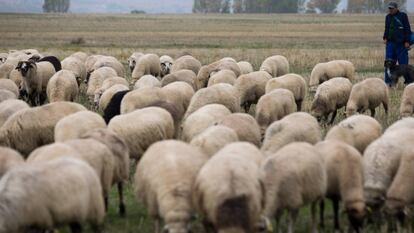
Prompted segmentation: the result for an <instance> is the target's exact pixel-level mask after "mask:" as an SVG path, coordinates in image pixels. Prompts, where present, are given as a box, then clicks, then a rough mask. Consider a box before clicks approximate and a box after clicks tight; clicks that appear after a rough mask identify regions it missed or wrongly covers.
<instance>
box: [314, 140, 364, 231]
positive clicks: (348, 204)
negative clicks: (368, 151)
mask: <svg viewBox="0 0 414 233" xmlns="http://www.w3.org/2000/svg"><path fill="white" fill-rule="evenodd" d="M315 148H316V150H317V151H318V152H319V153H320V155H321V157H322V158H323V160H324V162H325V169H326V174H327V177H328V180H327V191H326V194H325V196H326V197H327V198H329V199H331V200H332V203H333V207H334V229H335V232H340V225H339V201H340V200H342V202H343V205H344V211H345V212H346V213H347V215H348V217H349V221H350V225H352V228H354V230H355V231H356V232H359V231H360V230H361V229H360V228H362V221H363V218H364V216H365V200H364V167H363V164H362V155H361V153H359V152H358V151H357V150H356V149H355V148H353V147H352V146H350V145H348V144H345V143H343V142H341V141H336V140H326V141H323V142H320V143H318V144H316V145H315ZM323 211H324V202H323V201H322V202H321V217H322V218H321V222H320V226H322V228H323V227H324V221H323V218H324V214H323Z"/></svg>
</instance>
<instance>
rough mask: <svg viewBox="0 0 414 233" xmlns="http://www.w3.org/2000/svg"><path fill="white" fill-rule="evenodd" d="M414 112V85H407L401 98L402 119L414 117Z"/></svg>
mask: <svg viewBox="0 0 414 233" xmlns="http://www.w3.org/2000/svg"><path fill="white" fill-rule="evenodd" d="M413 111H414V83H412V84H409V85H407V86H406V87H405V88H404V93H403V95H402V98H401V105H400V117H401V118H402V117H409V116H411V115H413Z"/></svg>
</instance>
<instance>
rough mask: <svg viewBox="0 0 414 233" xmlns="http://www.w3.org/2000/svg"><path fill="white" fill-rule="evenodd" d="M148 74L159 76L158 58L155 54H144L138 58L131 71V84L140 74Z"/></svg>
mask: <svg viewBox="0 0 414 233" xmlns="http://www.w3.org/2000/svg"><path fill="white" fill-rule="evenodd" d="M146 74H150V75H153V76H155V77H159V76H160V74H161V65H160V58H159V57H158V55H156V54H145V55H143V56H141V57H140V58H139V60H138V61H137V64H136V66H135V68H134V70H133V71H132V77H131V84H134V83H135V82H136V81H137V80H138V79H140V78H141V77H142V76H144V75H146Z"/></svg>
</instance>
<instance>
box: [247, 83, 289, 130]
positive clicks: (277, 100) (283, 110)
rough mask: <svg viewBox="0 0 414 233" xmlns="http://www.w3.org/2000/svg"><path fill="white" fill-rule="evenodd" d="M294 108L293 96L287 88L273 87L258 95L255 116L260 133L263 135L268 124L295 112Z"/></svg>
mask: <svg viewBox="0 0 414 233" xmlns="http://www.w3.org/2000/svg"><path fill="white" fill-rule="evenodd" d="M296 108H297V107H296V103H295V97H294V96H293V93H292V92H291V91H289V90H287V89H275V90H273V91H271V92H269V93H267V94H265V95H263V96H262V97H260V99H259V101H258V102H257V105H256V111H255V118H256V121H257V123H258V124H259V126H260V133H261V135H262V136H264V133H265V132H266V129H267V127H269V125H270V124H272V123H273V122H274V121H278V120H280V119H282V118H283V117H285V116H287V115H289V114H291V113H293V112H296V110H297V109H296Z"/></svg>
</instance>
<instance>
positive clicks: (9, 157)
mask: <svg viewBox="0 0 414 233" xmlns="http://www.w3.org/2000/svg"><path fill="white" fill-rule="evenodd" d="M22 164H24V159H23V156H22V155H21V154H20V153H19V152H17V151H15V150H13V149H10V148H7V147H2V146H0V180H1V178H2V177H3V176H4V174H6V172H7V171H9V170H10V169H12V168H13V167H15V166H19V165H22Z"/></svg>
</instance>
